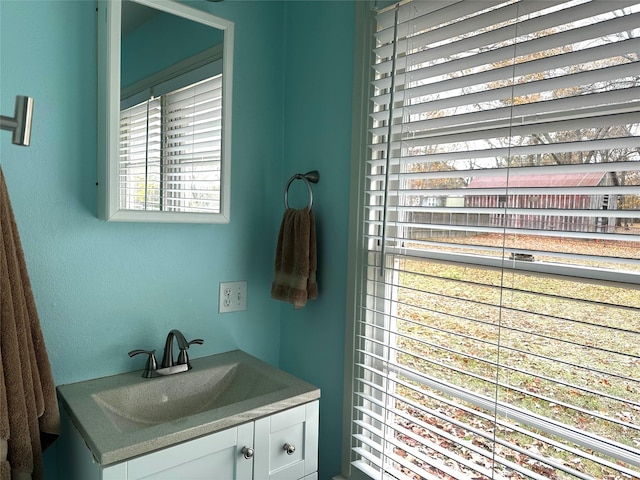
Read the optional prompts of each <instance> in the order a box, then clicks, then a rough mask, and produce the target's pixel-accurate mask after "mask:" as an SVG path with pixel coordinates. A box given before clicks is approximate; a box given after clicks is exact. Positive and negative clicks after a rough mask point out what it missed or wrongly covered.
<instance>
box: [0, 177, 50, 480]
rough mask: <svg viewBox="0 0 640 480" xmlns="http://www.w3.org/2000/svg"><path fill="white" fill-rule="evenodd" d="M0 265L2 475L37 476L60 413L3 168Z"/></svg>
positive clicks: (5, 477)
mask: <svg viewBox="0 0 640 480" xmlns="http://www.w3.org/2000/svg"><path fill="white" fill-rule="evenodd" d="M0 268H1V270H0V363H1V364H2V366H1V368H0V373H1V374H2V380H1V381H0V388H2V391H1V392H0V454H5V453H6V458H5V457H4V455H3V456H0V475H1V476H0V479H1V480H9V478H13V479H17V478H20V479H23V478H24V479H33V480H39V479H42V478H43V477H44V472H43V465H42V451H43V450H44V449H45V448H47V447H48V446H49V445H50V444H51V442H53V440H55V439H56V438H57V436H58V434H59V431H60V416H59V411H58V402H57V399H56V393H55V386H54V383H53V375H52V374H51V366H50V364H49V358H48V355H47V351H46V348H45V345H44V339H43V336H42V331H41V329H40V321H39V319H38V312H37V310H36V305H35V301H34V299H33V292H32V290H31V283H30V281H29V276H28V274H27V267H26V263H25V261H24V252H23V250H22V245H21V243H20V237H19V235H18V229H17V225H16V222H15V218H14V216H13V210H12V209H11V203H10V202H9V193H8V191H7V187H6V184H5V181H4V175H3V174H2V169H1V168H0ZM4 413H6V417H7V419H6V420H8V422H7V421H6V420H5V418H4V415H3V414H4ZM7 426H8V429H7ZM3 445H6V449H5V448H4V447H3ZM3 450H6V452H3Z"/></svg>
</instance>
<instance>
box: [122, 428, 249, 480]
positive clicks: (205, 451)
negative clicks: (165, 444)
mask: <svg viewBox="0 0 640 480" xmlns="http://www.w3.org/2000/svg"><path fill="white" fill-rule="evenodd" d="M244 446H248V447H251V446H253V424H252V423H248V424H245V425H240V426H239V427H236V428H230V429H228V430H224V431H222V432H218V433H214V434H212V435H208V436H206V437H202V438H198V439H196V440H191V441H189V442H186V443H182V444H180V445H175V446H173V447H170V448H166V449H164V450H160V451H157V452H154V453H150V454H148V455H145V456H143V457H140V458H136V459H134V460H130V461H128V462H127V477H126V478H127V480H176V479H180V480H210V479H212V478H215V479H216V480H246V479H250V478H251V477H252V475H253V468H252V466H253V462H252V460H251V459H245V458H244V455H243V454H242V451H241V450H242V448H243V447H244Z"/></svg>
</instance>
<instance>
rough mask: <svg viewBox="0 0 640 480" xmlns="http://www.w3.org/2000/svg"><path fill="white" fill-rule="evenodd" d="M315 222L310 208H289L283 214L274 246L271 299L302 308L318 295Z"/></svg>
mask: <svg viewBox="0 0 640 480" xmlns="http://www.w3.org/2000/svg"><path fill="white" fill-rule="evenodd" d="M316 257H317V253H316V224H315V218H314V215H313V211H312V210H311V209H310V208H304V209H302V210H296V209H294V208H288V209H287V210H286V211H285V212H284V215H283V217H282V224H281V225H280V232H279V234H278V246H277V247H276V262H275V278H274V281H273V284H272V285H271V298H274V299H276V300H282V301H283V302H289V303H292V304H293V306H294V307H295V308H302V307H304V306H305V304H306V303H307V300H314V299H316V298H318V284H317V282H316V268H317V258H316Z"/></svg>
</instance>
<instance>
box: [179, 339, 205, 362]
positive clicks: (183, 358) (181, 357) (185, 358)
mask: <svg viewBox="0 0 640 480" xmlns="http://www.w3.org/2000/svg"><path fill="white" fill-rule="evenodd" d="M194 343H197V344H198V345H202V344H203V343H204V340H202V339H201V338H196V339H194V340H191V341H190V342H187V348H189V345H193V344H194ZM187 348H185V349H183V350H180V353H179V354H178V361H177V362H176V363H177V364H178V365H185V364H187V365H188V364H189V354H188V353H187Z"/></svg>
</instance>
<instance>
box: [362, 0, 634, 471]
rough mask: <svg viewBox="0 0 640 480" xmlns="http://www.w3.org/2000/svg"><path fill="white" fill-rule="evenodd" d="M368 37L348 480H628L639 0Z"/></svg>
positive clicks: (478, 16)
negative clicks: (371, 42) (370, 58)
mask: <svg viewBox="0 0 640 480" xmlns="http://www.w3.org/2000/svg"><path fill="white" fill-rule="evenodd" d="M377 25H378V27H377V31H376V33H375V48H374V50H373V53H374V57H375V63H374V65H373V66H372V67H373V70H374V72H375V73H374V76H375V78H374V80H373V88H372V91H373V96H372V98H371V99H370V105H371V111H370V123H369V127H370V129H369V132H370V135H369V137H370V145H369V156H368V158H367V161H366V167H365V172H364V173H365V181H364V182H363V184H364V187H363V188H364V190H363V192H362V195H361V196H360V198H361V199H362V204H361V209H362V218H363V219H364V223H363V225H362V227H361V231H362V239H361V240H362V242H361V245H362V251H363V255H361V258H363V259H364V260H363V261H362V263H363V264H362V265H361V269H360V271H361V274H360V275H361V278H362V281H361V282H360V284H361V285H362V287H361V291H360V292H359V293H357V299H356V303H357V312H356V318H355V331H354V346H355V351H354V380H353V409H352V416H353V421H352V425H351V465H352V468H351V478H353V479H361V478H362V479H364V478H374V479H388V478H389V479H392V478H393V479H402V480H408V479H411V480H417V479H419V480H422V479H441V478H444V479H489V478H491V479H493V478H500V479H525V478H526V479H529V478H531V479H565V478H570V479H595V478H597V479H606V480H614V479H615V480H617V479H637V478H640V3H638V2H637V1H624V0H619V1H617V0H616V1H604V0H602V1H600V0H596V1H584V0H574V1H566V0H549V1H540V0H534V1H527V0H522V1H517V0H513V1H491V0H487V1H483V0H464V1H436V2H430V1H413V2H406V3H403V4H401V5H399V6H396V7H394V8H391V9H388V10H385V11H381V12H379V13H378V15H377Z"/></svg>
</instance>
